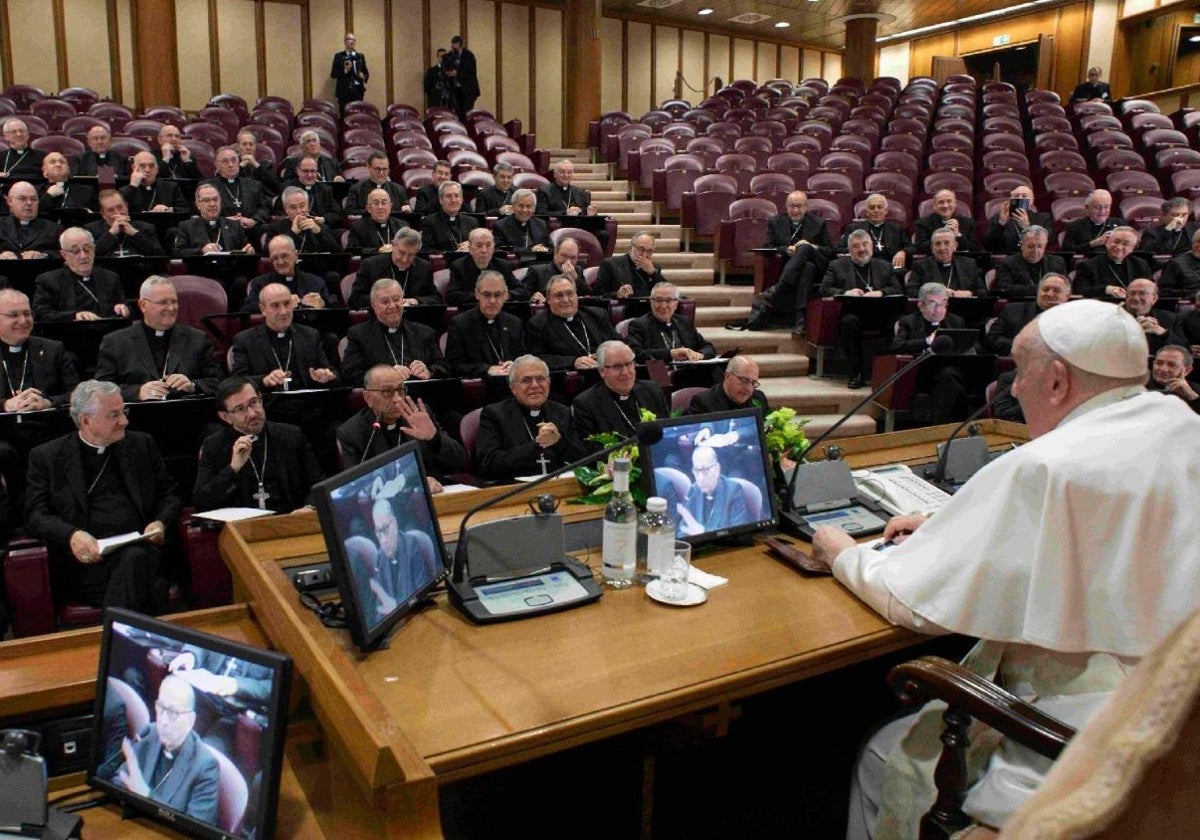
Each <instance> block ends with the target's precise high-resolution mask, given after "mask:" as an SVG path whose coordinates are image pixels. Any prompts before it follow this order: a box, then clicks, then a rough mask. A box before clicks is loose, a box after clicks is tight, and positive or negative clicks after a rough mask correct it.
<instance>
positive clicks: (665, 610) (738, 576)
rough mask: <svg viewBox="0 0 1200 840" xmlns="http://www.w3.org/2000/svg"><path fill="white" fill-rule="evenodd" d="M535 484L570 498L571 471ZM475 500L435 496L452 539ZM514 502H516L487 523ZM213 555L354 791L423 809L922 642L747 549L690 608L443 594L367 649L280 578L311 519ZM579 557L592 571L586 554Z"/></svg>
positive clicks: (833, 586)
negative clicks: (527, 608)
mask: <svg viewBox="0 0 1200 840" xmlns="http://www.w3.org/2000/svg"><path fill="white" fill-rule="evenodd" d="M982 425H983V426H984V428H985V431H986V433H987V434H988V436H989V439H990V441H991V442H992V444H993V445H994V446H1003V445H1005V444H1006V443H1009V442H1015V441H1020V440H1025V439H1027V438H1028V435H1027V434H1026V433H1025V431H1024V427H1023V426H1020V425H1017V424H1010V423H1002V422H992V421H985V422H984V423H983V424H982ZM950 428H951V427H940V428H934V429H921V430H916V431H912V432H901V433H897V434H892V435H875V436H871V437H867V438H857V439H853V440H847V441H840V442H839V445H841V446H842V448H843V450H844V451H845V452H846V453H847V460H848V461H849V462H850V463H851V464H852V465H853V466H862V465H869V464H880V463H887V462H893V461H906V462H915V461H928V460H930V459H931V458H932V457H933V455H934V446H935V444H936V443H937V442H940V441H941V440H943V439H944V438H945V436H946V435H947V434H948V433H949V430H950ZM539 489H540V490H546V489H548V490H549V492H554V493H556V495H559V496H560V497H564V496H565V497H568V498H569V497H571V496H574V495H577V494H578V487H577V485H576V484H575V483H574V481H573V480H570V479H567V480H560V481H558V482H554V483H551V484H550V485H548V488H539ZM479 492H480V493H484V494H486V493H488V492H492V493H494V492H495V491H486V490H485V491H479ZM479 498H481V497H480V496H479V495H477V494H469V495H468V494H455V495H453V496H448V497H443V498H439V499H438V500H437V506H438V513H439V516H440V521H441V525H442V527H443V529H444V533H446V534H447V535H453V533H454V532H455V531H456V529H457V527H458V523H459V521H460V518H461V514H462V512H463V511H464V510H466V509H467V508H468V507H469V506H470V505H471V504H472V503H473V502H474V501H475V500H477V499H479ZM524 510H525V500H524V498H522V497H518V498H517V499H516V500H514V502H513V504H512V505H511V506H505V507H503V508H500V509H498V510H497V511H494V512H492V515H494V516H503V515H514V514H518V513H521V512H524ZM598 511H599V509H598V508H594V507H592V508H573V509H570V510H569V516H570V517H576V518H587V517H592V516H596V515H598ZM221 547H222V552H223V554H224V555H225V557H226V558H227V560H228V561H229V563H230V565H231V567H232V569H233V571H234V575H235V581H236V586H237V587H238V588H239V589H240V590H242V591H243V592H244V594H245V597H247V598H248V599H249V600H250V601H251V603H252V604H253V606H254V609H255V613H256V615H257V616H258V617H259V619H260V621H261V624H262V627H263V630H264V632H266V634H267V635H268V636H269V637H270V638H271V640H272V642H273V643H274V644H275V645H276V646H277V647H279V648H280V649H283V650H286V651H287V652H289V653H291V654H292V656H293V657H295V659H296V670H297V673H298V675H299V676H300V677H301V678H302V679H303V680H304V681H305V683H307V684H308V687H309V690H310V692H311V696H312V701H313V705H314V708H315V709H316V712H317V716H318V718H319V719H320V720H321V722H322V725H323V726H324V727H325V728H326V734H327V736H328V737H329V738H330V739H331V741H334V742H336V743H337V744H338V746H339V749H340V750H341V751H342V752H343V753H344V754H345V756H346V759H347V766H348V769H349V770H350V772H351V774H353V775H354V776H355V779H356V781H357V782H358V784H359V785H361V786H362V788H363V792H364V794H367V795H372V796H378V795H379V794H381V793H383V792H387V793H388V795H389V796H395V795H396V794H398V793H399V792H401V791H404V790H406V789H407V788H409V787H410V786H412V785H418V786H420V787H421V788H424V791H423V793H421V794H420V795H415V792H414V796H411V797H406V798H407V799H408V800H409V801H410V803H414V804H415V803H417V802H424V803H425V804H426V805H428V802H429V799H427V797H428V796H429V795H430V794H429V789H430V788H429V786H430V783H434V784H436V783H439V782H447V781H452V780H456V779H461V778H464V777H468V776H472V775H476V774H480V773H483V772H486V771H490V770H494V769H497V768H500V767H505V766H508V765H512V764H515V763H518V762H522V761H526V760H529V759H532V758H535V757H537V756H541V755H545V754H547V753H551V752H555V751H558V750H564V749H567V748H569V747H572V746H576V745H579V744H583V743H588V742H591V741H595V740H599V739H603V738H607V737H610V736H613V735H616V734H618V733H622V732H626V731H629V730H632V729H635V728H639V727H644V726H647V725H650V724H654V723H658V722H661V721H665V720H669V719H671V718H675V717H678V716H680V715H683V714H686V713H689V712H695V711H698V710H702V709H709V708H713V707H721V706H724V705H727V704H729V703H731V702H733V701H735V700H738V699H739V698H744V697H747V696H749V695H753V694H757V693H760V692H764V691H767V690H769V689H772V688H776V687H779V686H782V685H785V684H789V683H793V682H796V681H798V680H802V679H805V678H807V677H810V676H813V675H816V674H820V673H824V672H827V671H831V670H834V669H837V668H841V667H844V666H847V665H849V664H852V663H855V662H860V661H863V660H866V659H869V658H872V657H875V656H879V655H881V654H883V653H886V652H889V651H894V650H897V649H899V648H903V647H906V646H909V645H912V644H914V643H915V642H916V641H918V637H917V636H915V635H913V634H911V633H909V632H907V631H904V630H900V629H898V628H895V627H893V626H891V625H889V624H888V623H887V622H885V621H884V620H883V619H881V618H880V617H879V616H878V615H877V614H876V613H874V612H873V611H872V610H870V609H868V608H867V607H865V606H864V605H863V604H862V603H861V602H860V601H858V600H857V599H856V598H854V597H853V596H852V595H850V594H849V593H847V592H846V591H845V590H844V589H842V588H841V586H840V585H839V584H837V583H836V582H835V581H833V580H832V579H831V578H819V579H811V578H804V577H802V576H800V575H798V574H797V573H796V572H794V571H793V570H792V569H791V568H790V567H787V566H785V565H783V564H781V563H779V562H778V561H776V560H774V559H772V558H771V557H769V556H768V555H767V553H766V550H765V548H763V547H762V546H760V545H755V546H754V547H750V548H741V549H731V550H723V551H715V552H712V553H700V554H699V555H698V556H697V557H695V558H694V561H695V563H696V565H697V566H698V567H700V568H702V569H703V570H705V571H707V572H711V573H714V574H718V575H722V576H724V577H727V578H728V579H729V583H728V584H727V585H726V586H723V587H719V588H717V589H714V590H712V591H711V592H710V593H709V600H708V602H707V603H706V604H705V605H703V606H702V607H699V608H696V609H679V608H672V607H666V606H662V605H660V604H657V603H655V602H653V601H651V600H649V599H648V598H647V597H646V595H645V592H644V591H643V590H642V589H641V588H639V587H633V588H630V589H628V590H622V591H606V592H605V594H604V597H603V598H602V599H601V601H600V602H599V603H598V604H594V605H589V606H585V607H581V608H578V609H574V610H569V611H567V612H563V613H558V614H553V615H547V616H542V617H539V618H537V619H534V620H528V621H516V622H510V623H502V624H495V625H487V626H476V625H473V624H471V623H469V622H468V621H467V620H466V619H465V618H463V617H462V616H461V615H460V614H459V613H458V612H457V611H456V610H454V609H453V608H452V607H451V606H450V604H449V603H448V600H447V598H446V596H445V595H444V594H441V595H439V596H438V597H437V599H436V605H435V606H433V607H431V608H429V609H426V610H424V611H422V612H420V613H417V614H415V615H413V616H412V617H410V618H409V619H408V620H407V621H406V622H405V623H404V624H403V625H401V626H400V627H398V628H397V629H396V630H395V631H394V633H393V635H392V637H391V643H390V647H389V648H388V649H387V650H384V651H380V652H377V653H373V654H370V655H362V654H360V653H359V652H358V651H357V650H356V649H355V648H354V646H353V644H352V642H351V641H350V638H349V634H348V633H347V632H346V631H340V630H328V629H326V628H324V627H323V626H322V625H321V624H320V622H319V621H318V619H317V618H316V616H315V615H314V614H312V613H311V612H309V611H307V610H305V609H303V608H302V607H300V605H299V602H298V599H297V597H296V593H295V590H294V589H293V587H292V585H291V583H290V581H289V580H288V577H287V574H286V569H287V568H288V567H289V566H294V565H297V564H300V563H304V562H312V561H314V560H323V559H324V557H325V549H324V540H323V537H322V535H321V534H320V531H319V525H318V522H317V517H316V516H315V514H312V515H306V514H301V515H295V516H291V517H286V518H273V519H265V520H251V521H248V522H244V523H238V524H237V525H235V526H233V527H230V528H227V529H226V530H225V532H224V533H223V534H222V538H221ZM586 559H587V561H588V562H589V564H591V565H593V566H595V565H596V564H597V563H598V562H599V557H598V555H597V553H596V552H592V554H591V556H588V557H587V558H586ZM434 805H435V806H436V801H434Z"/></svg>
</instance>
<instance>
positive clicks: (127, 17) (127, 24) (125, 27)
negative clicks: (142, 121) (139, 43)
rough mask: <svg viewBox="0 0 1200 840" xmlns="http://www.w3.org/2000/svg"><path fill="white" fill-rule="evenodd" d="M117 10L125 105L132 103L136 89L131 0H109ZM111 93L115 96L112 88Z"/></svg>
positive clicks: (122, 99)
mask: <svg viewBox="0 0 1200 840" xmlns="http://www.w3.org/2000/svg"><path fill="white" fill-rule="evenodd" d="M111 2H112V4H113V5H115V6H116V10H117V32H118V39H119V41H120V44H121V55H120V59H119V61H118V64H119V65H120V68H119V69H120V73H121V98H120V101H121V102H122V103H124V104H126V105H133V101H134V99H135V98H136V93H135V92H136V91H137V69H136V67H135V64H134V60H133V0H111ZM113 95H114V96H116V90H115V89H114V91H113Z"/></svg>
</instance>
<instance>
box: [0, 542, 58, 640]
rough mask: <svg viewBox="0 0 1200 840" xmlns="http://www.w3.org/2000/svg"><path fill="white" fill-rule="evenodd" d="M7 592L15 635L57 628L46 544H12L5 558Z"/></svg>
mask: <svg viewBox="0 0 1200 840" xmlns="http://www.w3.org/2000/svg"><path fill="white" fill-rule="evenodd" d="M4 591H5V593H6V594H7V595H8V603H9V605H10V606H11V607H12V621H13V635H14V636H16V637H18V638H19V637H22V636H37V635H40V634H42V633H53V632H54V631H55V630H57V629H58V623H57V621H56V620H55V616H54V595H53V593H52V592H51V590H50V559H49V553H48V552H47V550H46V546H45V545H44V544H43V543H41V542H36V541H34V540H13V541H12V542H11V543H9V545H8V551H7V553H6V554H5V555H4Z"/></svg>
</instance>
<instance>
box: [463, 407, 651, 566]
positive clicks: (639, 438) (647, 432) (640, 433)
mask: <svg viewBox="0 0 1200 840" xmlns="http://www.w3.org/2000/svg"><path fill="white" fill-rule="evenodd" d="M662 436H663V430H662V426H661V425H660V424H658V423H655V422H654V421H650V422H646V423H641V424H639V425H638V427H637V432H635V433H634V434H632V435H630V436H629V437H627V438H625V439H623V440H620V441H617V442H616V443H614V444H613V445H612V446H606V447H605V448H604V449H601V450H600V451H599V452H593V453H591V454H589V455H585V456H584V457H583V458H580V459H579V460H578V461H575V462H574V463H571V464H567V465H566V466H562V467H559V468H558V469H556V470H553V471H551V472H548V473H546V474H545V475H541V476H538V477H537V478H536V479H535V480H533V481H527V482H525V483H524V484H517V485H516V486H515V487H513V488H510V489H509V490H505V491H504V492H503V493H501V494H500V495H499V496H494V497H493V498H491V499H488V500H487V501H484V502H480V503H479V504H477V505H475V507H473V508H471V509H470V510H469V511H467V513H466V515H465V516H463V518H462V524H460V525H459V526H458V544H457V545H456V546H455V547H454V575H453V582H454V583H462V582H463V578H464V577H465V575H466V572H467V522H468V521H470V519H471V517H472V516H474V515H475V514H477V513H479V512H480V511H481V510H486V509H487V508H490V507H494V506H495V505H498V504H500V503H501V502H503V501H506V500H508V499H511V498H512V497H513V496H516V495H519V494H521V493H524V492H526V491H528V490H531V489H533V488H534V487H537V486H538V485H539V484H545V483H546V482H547V481H550V480H551V479H555V478H558V477H559V476H561V475H565V474H566V473H569V472H571V471H573V470H575V469H577V468H578V467H582V466H586V465H587V464H593V463H595V462H596V461H598V460H600V459H602V458H606V457H608V455H609V454H611V453H613V452H616V451H617V450H618V449H621V448H622V447H625V446H629V445H630V444H632V443H636V444H637V445H638V446H650V445H651V444H655V443H658V442H659V441H660V440H662Z"/></svg>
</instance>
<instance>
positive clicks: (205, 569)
mask: <svg viewBox="0 0 1200 840" xmlns="http://www.w3.org/2000/svg"><path fill="white" fill-rule="evenodd" d="M212 525H213V523H208V522H205V521H204V520H201V519H196V518H194V517H191V516H187V517H181V518H180V520H179V530H180V537H181V539H182V541H183V555H184V557H185V558H186V559H187V564H188V571H189V574H190V577H191V586H190V595H191V597H190V598H189V599H188V600H189V602H190V603H191V606H192V608H193V609H197V610H199V609H204V608H206V607H219V606H223V605H224V604H231V603H233V578H232V577H231V576H230V574H229V568H228V567H227V566H226V565H225V561H224V560H222V559H221V552H220V550H219V549H218V547H217V538H218V537H219V536H220V535H221V529H220V528H219V527H216V528H214V527H212Z"/></svg>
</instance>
